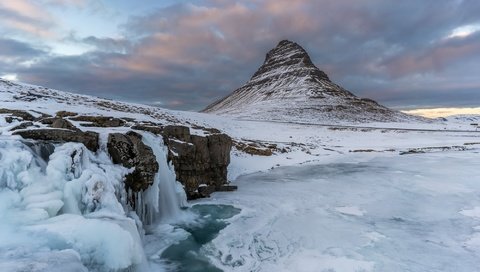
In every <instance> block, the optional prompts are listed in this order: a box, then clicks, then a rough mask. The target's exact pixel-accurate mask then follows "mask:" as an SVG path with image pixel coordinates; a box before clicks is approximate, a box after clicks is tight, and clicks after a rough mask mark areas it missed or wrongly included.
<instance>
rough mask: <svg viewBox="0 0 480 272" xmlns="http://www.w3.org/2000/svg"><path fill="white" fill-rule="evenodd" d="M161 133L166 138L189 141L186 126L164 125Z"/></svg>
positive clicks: (188, 130)
mask: <svg viewBox="0 0 480 272" xmlns="http://www.w3.org/2000/svg"><path fill="white" fill-rule="evenodd" d="M162 135H163V136H164V137H167V138H172V137H173V138H177V139H179V140H181V141H184V142H188V141H190V129H189V128H188V127H186V126H172V125H170V126H165V127H164V128H163V132H162Z"/></svg>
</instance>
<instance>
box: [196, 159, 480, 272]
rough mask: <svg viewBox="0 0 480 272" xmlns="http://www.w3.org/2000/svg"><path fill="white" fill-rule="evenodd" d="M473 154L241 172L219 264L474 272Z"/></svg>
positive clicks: (477, 187)
mask: <svg viewBox="0 0 480 272" xmlns="http://www.w3.org/2000/svg"><path fill="white" fill-rule="evenodd" d="M479 159H480V153H479V151H478V150H472V151H467V152H442V153H427V154H412V155H405V156H399V155H396V154H394V155H392V154H381V155H378V154H371V153H368V154H366V153H363V154H356V155H352V156H348V157H343V158H341V159H340V158H338V159H335V160H333V161H331V162H329V163H326V164H311V165H305V166H295V167H282V168H278V169H275V170H272V171H270V172H267V173H256V174H251V175H246V176H242V177H240V178H239V179H237V180H236V181H235V184H236V185H238V186H239V190H238V191H237V192H234V193H216V194H215V195H214V196H213V197H212V198H211V199H208V200H202V201H199V203H210V202H212V203H221V204H232V205H234V206H236V207H239V208H241V209H242V212H241V214H240V215H238V216H236V217H234V218H233V219H231V220H230V225H229V226H227V227H226V228H225V229H223V230H222V231H221V232H220V235H219V236H218V237H217V238H216V239H214V240H213V242H212V243H210V244H209V245H208V246H206V247H205V248H204V250H205V252H206V253H207V254H209V255H210V256H211V259H212V260H213V262H214V263H215V264H216V265H217V266H218V267H220V268H222V269H223V270H224V271H478V270H479V269H480V265H479V262H478V260H479V258H480V232H479V231H480V198H479V194H478V192H479V191H480V183H479V182H478V181H479V179H478V177H479V176H480V160H479Z"/></svg>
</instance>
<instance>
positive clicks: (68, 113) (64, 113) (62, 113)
mask: <svg viewBox="0 0 480 272" xmlns="http://www.w3.org/2000/svg"><path fill="white" fill-rule="evenodd" d="M55 115H56V116H57V117H60V118H65V117H70V116H76V115H78V113H76V112H71V111H57V113H56V114H55Z"/></svg>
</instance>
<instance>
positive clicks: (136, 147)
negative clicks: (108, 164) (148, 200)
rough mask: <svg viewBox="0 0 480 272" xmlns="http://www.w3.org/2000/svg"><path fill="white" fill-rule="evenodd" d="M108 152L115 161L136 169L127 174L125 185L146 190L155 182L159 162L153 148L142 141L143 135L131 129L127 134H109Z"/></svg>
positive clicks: (138, 189) (128, 187)
mask: <svg viewBox="0 0 480 272" xmlns="http://www.w3.org/2000/svg"><path fill="white" fill-rule="evenodd" d="M107 149H108V153H109V154H110V156H111V157H112V161H113V162H114V163H119V164H122V165H123V166H124V167H127V168H132V167H135V170H134V171H133V172H132V173H130V174H128V175H127V176H126V180H125V186H126V188H127V189H130V190H132V191H133V192H139V191H141V190H146V189H147V188H148V187H149V186H150V185H152V184H153V182H154V178H155V175H156V173H157V172H158V169H159V167H158V163H157V160H156V157H155V154H154V153H153V150H152V149H151V148H150V147H149V146H147V145H145V144H144V143H143V142H142V135H140V134H138V133H136V132H133V131H130V132H128V133H127V134H122V133H111V134H109V135H108V142H107Z"/></svg>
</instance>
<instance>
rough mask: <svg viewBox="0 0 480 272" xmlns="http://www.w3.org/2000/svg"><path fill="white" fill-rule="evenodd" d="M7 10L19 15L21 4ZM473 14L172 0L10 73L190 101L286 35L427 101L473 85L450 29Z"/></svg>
mask: <svg viewBox="0 0 480 272" xmlns="http://www.w3.org/2000/svg"><path fill="white" fill-rule="evenodd" d="M52 1H53V0H52ZM52 1H50V2H51V3H52ZM21 2H23V3H30V2H29V1H26V0H21ZM53 2H62V3H65V4H72V5H82V3H83V2H84V1H60V0H58V1H53ZM67 2H69V3H67ZM179 2H180V1H179ZM30 4H31V3H30ZM33 7H38V6H35V5H33ZM5 9H6V8H4V10H5ZM9 10H10V14H16V16H24V15H22V13H21V12H20V11H21V10H25V8H18V7H17V8H16V9H15V8H12V7H10V8H9ZM17 11H18V12H17ZM1 12H2V11H1V8H0V13H1ZM36 12H38V11H36V10H33V13H32V14H36ZM478 14H480V1H475V0H463V1H433V0H427V1H414V0H406V1H396V2H394V3H393V2H390V1H382V0H370V1H366V0H365V1H364V0H345V1H330V0H319V1H307V0H289V1H287V0H263V1H261V0H245V1H224V0H204V1H192V2H185V1H182V2H180V4H175V5H171V6H168V7H163V8H158V9H153V10H149V11H148V12H147V13H144V14H141V15H137V16H135V17H131V18H130V19H129V20H128V22H126V23H125V24H123V25H121V26H120V30H121V32H120V34H121V35H118V36H117V37H96V36H93V35H91V36H86V37H73V36H71V37H67V39H70V40H69V41H70V42H73V43H78V44H88V45H90V46H91V47H92V50H90V51H89V52H86V53H84V54H82V55H80V56H70V57H64V56H63V57H62V56H51V57H49V58H46V59H44V60H43V61H41V62H38V63H36V64H35V65H32V66H31V67H28V68H25V67H18V68H17V69H16V70H15V71H14V72H15V73H17V74H18V75H19V78H20V79H21V80H24V81H27V82H31V83H37V84H43V85H47V86H52V87H57V88H62V89H67V90H69V89H70V90H71V89H73V90H75V91H83V92H86V93H92V94H99V95H102V96H106V97H111V98H117V99H123V100H132V101H136V102H144V103H153V102H150V101H162V105H164V106H166V107H171V108H178V109H195V110H197V109H201V108H202V107H204V106H206V105H207V104H209V103H210V102H212V101H214V100H216V99H218V98H220V97H222V96H225V95H226V94H228V93H229V92H231V91H233V90H234V89H236V88H237V87H240V86H241V85H242V84H243V83H244V82H246V81H247V80H248V78H249V77H250V76H251V75H252V74H253V73H254V72H255V69H256V68H258V67H259V66H260V65H261V63H262V61H263V60H264V57H265V53H266V52H267V51H268V50H269V49H270V48H272V47H273V46H275V45H276V44H277V42H278V41H279V40H282V39H286V38H287V39H291V40H294V41H296V42H298V43H300V44H301V45H303V46H304V47H305V48H306V49H307V51H308V52H309V53H310V54H311V57H312V60H313V61H314V63H316V64H317V65H318V66H319V68H320V69H322V70H325V71H326V72H327V73H328V74H329V75H330V77H331V78H332V79H333V80H335V81H337V82H339V83H340V84H341V85H344V86H345V87H346V88H348V89H350V90H352V91H353V92H354V93H357V94H359V95H360V96H369V97H371V98H374V99H380V100H381V101H386V102H389V101H393V100H394V99H395V100H396V101H402V103H405V104H412V103H422V102H421V101H424V102H423V103H430V102H431V101H432V99H431V97H432V96H438V97H436V98H435V99H437V100H438V101H442V99H443V101H448V100H446V99H447V98H448V99H450V98H451V96H450V94H451V93H454V92H457V91H459V90H460V92H463V93H462V94H463V95H464V96H467V95H469V94H471V91H470V90H473V89H475V88H477V87H479V88H480V79H478V76H476V73H475V72H474V71H478V70H480V64H479V63H480V53H479V52H480V47H479V46H478V44H480V40H479V39H480V38H479V35H478V33H476V32H475V33H470V34H469V35H467V36H462V37H458V36H456V37H449V35H451V33H452V32H453V31H455V29H458V28H459V27H461V26H465V25H475V24H478V23H479V21H480V20H479V19H478ZM30 17H32V18H30V20H31V21H32V22H33V21H35V20H40V21H41V20H46V19H41V18H36V15H32V16H30ZM0 20H2V19H0ZM48 22H50V23H51V20H46V21H44V22H43V23H44V24H48ZM9 73H13V72H9ZM462 82H463V83H468V86H467V87H466V86H462V84H463V83H462ZM444 86H448V88H447V89H445V87H444ZM439 90H440V91H439ZM462 90H463V91H462ZM442 97H443V98H442ZM429 98H430V99H429ZM461 99H464V98H462V97H461V96H459V97H457V98H456V100H458V101H459V102H458V103H461V102H460V100H461ZM466 99H467V100H468V98H466ZM448 102H451V101H448Z"/></svg>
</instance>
